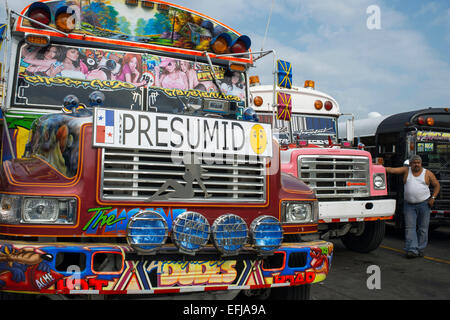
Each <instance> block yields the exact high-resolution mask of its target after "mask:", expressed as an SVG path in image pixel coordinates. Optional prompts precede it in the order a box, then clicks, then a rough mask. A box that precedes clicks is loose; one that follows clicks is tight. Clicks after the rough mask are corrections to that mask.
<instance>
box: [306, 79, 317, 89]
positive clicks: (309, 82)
mask: <svg viewBox="0 0 450 320" xmlns="http://www.w3.org/2000/svg"><path fill="white" fill-rule="evenodd" d="M305 88H311V89H314V88H315V83H314V81H312V80H306V81H305Z"/></svg>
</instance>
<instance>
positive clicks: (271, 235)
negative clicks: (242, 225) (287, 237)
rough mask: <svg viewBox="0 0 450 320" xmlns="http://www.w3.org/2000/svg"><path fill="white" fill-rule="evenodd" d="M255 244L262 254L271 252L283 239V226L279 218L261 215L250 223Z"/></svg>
mask: <svg viewBox="0 0 450 320" xmlns="http://www.w3.org/2000/svg"><path fill="white" fill-rule="evenodd" d="M250 231H251V234H252V239H253V244H254V246H255V247H256V249H257V250H258V251H259V252H260V253H261V254H271V253H273V252H274V251H275V250H277V249H278V248H279V247H280V246H281V243H282V241H283V227H282V226H281V223H280V221H279V220H278V219H276V218H275V217H272V216H261V217H258V218H256V219H255V220H253V222H252V224H251V225H250Z"/></svg>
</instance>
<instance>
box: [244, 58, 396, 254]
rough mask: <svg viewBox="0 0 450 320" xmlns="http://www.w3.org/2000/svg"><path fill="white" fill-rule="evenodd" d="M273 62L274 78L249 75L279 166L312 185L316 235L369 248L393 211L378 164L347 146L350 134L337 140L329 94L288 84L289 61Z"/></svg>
mask: <svg viewBox="0 0 450 320" xmlns="http://www.w3.org/2000/svg"><path fill="white" fill-rule="evenodd" d="M274 68H275V70H274V72H275V73H277V75H278V78H277V79H276V81H275V82H274V84H273V85H261V84H260V82H259V77H258V76H253V77H251V79H252V84H251V87H250V92H251V99H252V103H253V104H252V105H253V106H254V108H255V110H256V113H257V114H258V117H259V120H260V121H261V122H263V123H272V124H273V125H274V128H275V129H274V136H275V137H276V138H277V139H278V140H279V141H280V144H281V155H280V157H281V168H282V171H283V172H285V173H288V174H290V175H292V176H294V177H296V178H298V179H299V180H300V181H302V182H304V183H306V184H307V185H308V186H309V187H310V188H312V189H313V190H314V191H315V193H316V196H317V198H318V200H319V201H318V205H319V234H320V237H321V238H322V239H330V238H340V239H341V240H342V242H343V243H344V245H345V246H346V247H347V248H349V249H351V250H354V251H357V252H370V251H372V250H375V249H376V248H378V246H379V245H380V243H381V241H382V240H383V238H384V234H385V221H386V220H390V219H392V216H393V214H394V212H395V200H393V199H388V198H387V187H386V171H385V169H384V167H383V166H381V165H377V164H374V163H373V158H372V156H371V154H370V153H369V152H367V151H364V150H360V149H359V148H356V146H355V147H352V141H351V140H352V139H350V141H344V142H343V143H340V142H339V143H338V132H339V131H338V129H339V128H338V119H339V117H341V116H343V113H342V112H341V110H340V108H339V104H338V103H337V101H336V100H335V99H334V98H333V97H332V96H330V95H329V94H327V93H324V92H321V91H319V90H317V89H316V88H315V82H314V81H312V80H307V81H305V86H304V88H301V87H298V86H294V85H293V84H292V78H293V76H292V66H291V65H290V63H289V62H286V61H283V60H278V61H277V63H276V65H275V66H274ZM351 120H353V119H349V123H351ZM349 128H351V126H349Z"/></svg>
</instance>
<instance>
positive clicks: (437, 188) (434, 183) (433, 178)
mask: <svg viewBox="0 0 450 320" xmlns="http://www.w3.org/2000/svg"><path fill="white" fill-rule="evenodd" d="M427 173H428V179H429V181H430V184H431V185H432V186H433V195H432V196H431V198H430V199H429V200H428V204H429V206H430V207H432V206H433V205H434V201H435V200H436V197H437V196H438V194H439V191H440V190H441V184H440V183H439V181H438V179H436V176H435V175H434V173H433V172H431V171H430V170H427Z"/></svg>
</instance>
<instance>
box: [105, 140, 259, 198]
mask: <svg viewBox="0 0 450 320" xmlns="http://www.w3.org/2000/svg"><path fill="white" fill-rule="evenodd" d="M220 159H221V160H222V161H220V160H219V161H218V160H217V159H216V158H214V157H202V156H200V157H199V158H198V160H199V161H198V162H197V163H199V164H200V167H201V169H202V176H201V179H200V180H201V181H200V183H199V181H197V180H194V181H193V184H192V186H193V187H192V188H189V187H188V188H187V189H190V190H193V195H192V196H190V197H185V198H183V197H179V195H180V194H178V195H177V197H172V195H174V192H175V190H174V189H173V187H168V188H163V189H167V193H165V194H167V195H169V196H168V198H167V199H163V200H161V198H159V199H158V200H155V199H154V201H169V202H186V201H189V202H193V201H194V202H239V203H241V202H245V203H255V202H256V203H263V202H265V200H266V175H265V173H266V164H265V160H264V159H249V157H244V156H231V157H230V156H226V157H225V158H220ZM101 170H102V172H101V196H102V199H103V200H125V201H145V202H147V201H150V198H151V197H152V196H154V194H155V193H156V192H158V191H160V190H161V188H162V187H164V185H166V186H168V185H172V186H173V185H177V186H180V185H181V186H182V187H186V186H187V182H186V180H185V174H186V166H185V164H184V163H183V155H182V154H179V155H178V154H172V153H171V152H170V151H147V150H145V151H142V150H120V149H112V148H105V149H103V152H102V167H101ZM201 182H203V185H204V188H202V185H201ZM205 190H206V191H207V194H206V193H205ZM162 195H164V193H163V194H162Z"/></svg>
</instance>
